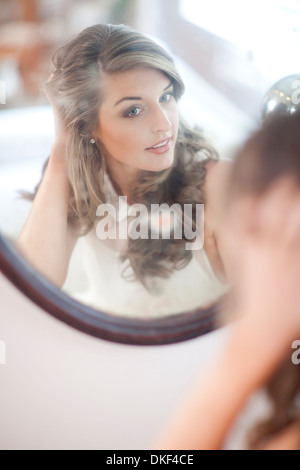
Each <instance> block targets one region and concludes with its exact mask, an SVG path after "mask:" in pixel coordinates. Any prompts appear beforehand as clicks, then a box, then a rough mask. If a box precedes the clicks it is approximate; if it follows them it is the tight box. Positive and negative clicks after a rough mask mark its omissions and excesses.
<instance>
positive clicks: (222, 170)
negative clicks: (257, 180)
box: [204, 160, 232, 216]
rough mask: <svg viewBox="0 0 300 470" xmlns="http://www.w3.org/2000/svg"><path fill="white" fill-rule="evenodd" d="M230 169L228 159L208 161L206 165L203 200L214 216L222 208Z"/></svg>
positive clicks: (230, 165) (230, 163) (230, 164)
mask: <svg viewBox="0 0 300 470" xmlns="http://www.w3.org/2000/svg"><path fill="white" fill-rule="evenodd" d="M231 169H232V162H231V161H230V160H216V161H210V162H208V164H207V165H206V170H207V173H206V177H205V183H204V195H205V200H206V201H205V202H206V207H207V209H208V210H209V212H213V213H214V216H216V215H217V213H219V211H220V210H222V206H223V204H224V195H225V193H226V191H227V185H228V180H229V176H230V173H231Z"/></svg>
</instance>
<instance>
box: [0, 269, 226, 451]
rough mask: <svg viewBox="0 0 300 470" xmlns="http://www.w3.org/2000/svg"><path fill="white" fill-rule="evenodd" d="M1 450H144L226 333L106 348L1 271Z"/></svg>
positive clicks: (218, 349) (213, 353) (151, 442)
mask: <svg viewBox="0 0 300 470" xmlns="http://www.w3.org/2000/svg"><path fill="white" fill-rule="evenodd" d="M0 292H1V302H0V340H1V341H4V342H5V345H6V365H0V390H1V392H0V422H1V426H0V449H2V450H3V449H34V450H37V449H104V450H114V449H120V450H124V449H136V450H139V449H147V448H151V446H152V445H153V442H154V440H155V437H156V436H157V433H158V432H159V430H160V429H161V426H162V425H163V423H164V421H165V419H166V418H167V416H168V415H169V414H170V413H171V412H172V409H173V408H174V406H175V405H176V403H177V402H178V400H179V399H180V397H183V396H184V394H185V392H186V391H187V390H189V388H190V386H192V384H193V383H194V381H195V380H196V379H198V378H200V377H201V376H202V375H203V374H204V372H205V369H206V367H208V366H209V364H210V363H211V361H213V359H214V358H215V357H216V356H217V355H218V353H219V351H220V348H221V346H222V344H223V342H224V340H225V339H226V335H227V330H218V331H216V332H214V333H211V334H208V335H205V336H202V337H200V338H198V339H194V340H191V341H187V342H184V343H178V344H174V345H169V346H154V347H140V346H127V345H120V344H115V343H109V342H106V341H102V340H100V339H96V338H93V337H91V336H88V335H86V334H83V333H81V332H79V331H77V330H75V329H73V328H71V327H69V326H67V325H65V324H63V323H61V322H60V321H58V320H56V319H54V318H53V317H51V316H50V315H48V314H47V313H46V312H44V311H42V310H40V309H39V308H38V307H37V306H35V305H34V304H32V303H31V301H29V300H28V299H27V298H26V297H25V296H23V294H21V293H20V292H19V291H18V290H16V289H15V288H14V287H13V286H12V285H11V284H10V283H9V282H8V281H7V280H6V279H5V278H4V277H3V276H2V275H0Z"/></svg>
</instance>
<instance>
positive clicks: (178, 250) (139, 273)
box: [18, 25, 229, 311]
mask: <svg viewBox="0 0 300 470" xmlns="http://www.w3.org/2000/svg"><path fill="white" fill-rule="evenodd" d="M46 92H47V95H48V97H49V100H50V102H51V104H52V106H53V110H54V114H55V129H56V136H55V142H54V144H53V147H52V150H51V155H50V159H49V163H48V165H47V168H46V170H45V173H44V176H43V179H42V181H41V184H40V185H39V188H38V190H37V192H36V194H35V197H34V203H33V205H32V210H31V212H30V214H29V217H28V220H27V221H26V224H25V226H24V228H23V230H22V232H21V234H20V236H19V238H18V247H19V250H20V251H21V252H22V253H23V255H24V256H25V257H26V258H27V259H28V260H29V261H30V262H31V263H32V265H33V266H34V267H35V268H36V269H37V270H38V271H39V272H41V273H42V274H43V275H44V276H46V277H47V278H48V279H49V280H50V281H52V282H53V283H54V284H56V285H57V286H58V287H59V288H62V287H63V286H64V283H65V281H66V278H67V274H68V270H69V264H70V259H71V255H72V252H73V249H74V246H75V244H76V242H77V241H78V239H79V237H82V236H83V235H84V236H85V237H84V239H87V237H88V238H89V246H90V247H92V252H91V251H89V254H85V262H86V264H88V262H87V259H89V260H90V271H91V272H92V275H91V276H90V278H89V283H90V285H92V284H94V287H95V289H94V290H93V293H91V292H89V294H88V296H87V297H90V298H91V297H93V296H97V295H98V294H97V292H98V290H99V284H100V282H99V276H101V273H100V270H102V273H105V276H106V277H108V278H109V279H110V282H111V283H112V284H113V283H114V280H113V277H111V278H110V277H109V270H108V269H107V268H108V266H110V265H111V266H112V265H115V267H116V270H118V271H119V273H120V274H121V273H122V270H123V269H124V266H125V267H126V268H127V271H126V274H127V275H128V276H129V277H131V278H133V279H135V281H136V282H137V283H138V284H139V286H140V287H139V289H140V290H139V291H137V290H134V291H130V294H129V293H128V295H127V300H128V298H129V297H130V295H135V296H136V297H135V300H136V298H137V296H139V295H140V301H141V303H140V305H139V308H141V307H143V306H144V307H145V305H146V302H145V299H146V297H145V296H147V292H150V291H152V292H159V291H160V290H159V289H160V286H161V285H162V284H163V282H164V280H165V279H167V278H169V277H172V276H173V277H174V276H176V275H178V276H179V277H178V279H177V284H176V283H175V285H177V286H180V285H183V283H182V281H181V279H180V275H181V274H180V275H179V274H178V273H179V272H180V273H184V272H187V271H186V268H187V266H189V267H188V269H189V272H188V277H189V279H196V278H198V279H199V282H198V285H194V286H193V290H194V293H195V292H196V291H199V288H200V290H201V285H202V286H203V289H202V291H203V295H202V301H203V300H204V302H209V301H211V299H212V298H213V297H215V295H216V292H217V293H219V294H220V293H221V292H224V284H223V281H224V279H225V278H226V273H225V267H224V264H225V263H224V256H223V255H222V248H221V247H222V245H221V239H220V233H219V229H218V226H217V225H216V221H217V217H216V212H217V211H218V207H219V202H220V200H221V199H222V181H225V179H226V174H227V171H228V168H227V167H228V165H229V164H228V163H227V162H222V161H219V160H218V157H217V155H216V153H215V151H214V149H213V148H212V147H211V146H210V145H209V144H208V143H207V142H206V140H205V139H204V138H203V137H202V136H201V135H200V134H199V133H198V132H196V131H194V130H192V129H190V128H189V127H188V126H187V125H185V124H184V123H183V121H182V120H181V119H180V116H179V112H178V100H179V98H180V97H181V95H182V94H183V92H184V85H183V83H182V80H181V78H180V75H179V74H178V71H177V70H176V68H175V66H174V62H173V59H172V58H171V57H170V56H169V54H168V53H167V52H166V51H165V50H164V49H162V48H161V47H160V46H159V45H157V44H156V43H155V42H153V41H152V40H150V39H148V38H147V37H145V36H143V35H142V34H140V33H138V32H135V31H133V30H131V29H129V28H127V27H125V26H122V25H119V26H112V25H96V26H92V27H90V28H87V29H86V30H84V31H83V32H82V33H81V34H79V35H78V36H77V37H75V38H74V39H72V40H71V41H69V42H68V43H67V44H65V45H64V46H63V47H61V48H60V49H59V50H58V51H57V53H56V55H55V58H54V71H53V73H52V75H51V78H50V80H49V82H48V84H47V86H46ZM119 196H123V197H126V198H127V199H126V200H127V203H128V205H129V206H130V205H133V204H142V205H143V206H145V207H147V208H149V210H150V208H151V205H153V204H168V206H169V207H171V206H172V205H173V204H177V205H179V207H180V208H182V209H183V208H184V207H185V206H184V205H185V204H191V205H192V206H193V210H192V212H191V219H192V220H191V221H190V222H191V224H192V227H193V229H194V230H195V233H197V231H198V233H199V231H201V227H199V220H197V211H196V206H197V205H198V204H199V205H201V204H205V226H204V250H200V249H198V250H187V249H186V243H187V242H188V241H189V240H188V239H187V237H186V236H185V231H184V224H185V223H186V221H184V220H182V222H181V223H182V234H183V235H182V237H181V238H176V237H175V236H173V238H172V237H170V238H169V239H163V238H162V237H159V239H151V237H148V238H147V239H143V238H139V239H132V238H131V237H129V236H128V237H127V240H126V241H125V242H124V240H123V239H122V237H119V238H118V240H114V241H113V242H112V241H111V240H106V245H107V246H108V245H109V246H110V249H111V248H112V249H113V250H115V251H114V254H116V253H117V254H118V257H117V260H116V256H115V255H113V256H111V257H109V256H110V255H109V254H108V252H107V251H106V252H105V253H104V252H103V251H101V250H103V249H104V248H103V242H102V245H101V241H100V240H99V238H101V237H98V240H97V239H96V233H95V230H96V225H97V222H99V219H98V218H97V210H98V208H99V207H101V206H102V207H103V205H104V204H107V203H111V202H113V204H114V205H116V201H117V200H118V197H119ZM177 207H178V206H177ZM103 215H104V214H103V212H102V216H103ZM117 215H118V223H119V224H120V223H121V222H120V220H121V219H120V217H119V215H120V214H119V213H118V214H117ZM111 222H114V221H111ZM160 223H162V222H160ZM202 231H203V227H202ZM202 235H203V234H202ZM103 238H105V237H103ZM124 238H125V237H124ZM195 260H197V261H195ZM92 264H93V267H92V266H91V265H92ZM201 276H202V277H201ZM95 279H97V280H98V284H97V283H95ZM104 281H105V280H104ZM199 283H200V284H199ZM201 283H202V284H201ZM128 284H129V283H128ZM192 284H193V282H192ZM187 285H188V284H187ZM199 286H200V287H199ZM165 288H166V284H164V289H163V290H164V292H165V293H166V289H165ZM121 290H122V289H120V291H121ZM174 291H175V292H176V288H175V289H174V287H173V288H172V289H171V291H170V292H173V297H174ZM178 292H179V293H178V296H181V297H182V296H184V297H185V298H187V299H188V298H189V295H190V294H189V289H188V288H187V287H185V289H183V288H182V290H181V292H180V288H179V291H178ZM101 295H104V292H102V294H101ZM120 296H121V292H120ZM198 297H199V294H198ZM165 298H166V296H165ZM200 298H201V295H200ZM174 299H175V301H174V302H173V307H174V305H176V304H177V306H179V309H182V307H181V305H180V302H179V304H178V299H177V300H176V295H175V298H174ZM199 301H200V302H201V300H199V298H198V300H197V302H198V305H199ZM124 302H125V304H126V299H124ZM124 302H123V300H122V303H123V304H124ZM190 306H191V307H192V306H193V304H191V305H190ZM195 306H196V304H195ZM131 307H132V306H131ZM131 307H130V306H129V304H126V309H127V311H129V310H130V308H131ZM173 307H172V308H173ZM167 308H168V307H167ZM170 308H171V306H170ZM183 310H185V308H183Z"/></svg>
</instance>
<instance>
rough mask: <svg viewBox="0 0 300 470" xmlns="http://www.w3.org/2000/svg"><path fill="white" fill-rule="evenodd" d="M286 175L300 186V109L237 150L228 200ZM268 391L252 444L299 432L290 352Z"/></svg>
mask: <svg viewBox="0 0 300 470" xmlns="http://www.w3.org/2000/svg"><path fill="white" fill-rule="evenodd" d="M283 176H289V177H291V178H292V179H293V181H295V182H296V183H297V184H298V185H299V190H300V112H297V113H295V114H292V115H285V116H283V115H275V116H273V117H272V118H270V119H269V120H268V121H267V122H266V123H265V124H264V125H262V127H261V128H260V129H259V130H257V131H256V132H255V133H254V134H253V135H252V136H251V137H250V138H249V139H248V140H247V142H246V143H245V145H244V146H243V147H242V148H241V149H240V150H239V151H238V153H237V155H236V157H235V159H234V164H233V166H232V171H231V177H230V179H229V184H228V197H229V202H230V201H231V200H233V199H236V198H239V197H241V196H243V195H251V194H253V195H256V196H259V195H262V194H263V193H264V192H266V191H267V190H268V188H270V186H271V185H272V183H274V182H275V181H276V180H279V179H280V178H282V177H283ZM282 314H283V315H284V312H282ZM266 391H267V395H268V397H269V398H270V400H271V404H272V413H271V415H270V417H269V418H268V419H266V420H265V421H264V422H262V423H259V424H258V425H257V426H256V427H255V428H254V429H253V430H252V431H251V433H250V435H249V445H250V447H251V448H258V447H261V446H263V444H264V443H265V442H266V441H267V440H268V438H270V437H272V436H275V434H276V433H278V432H280V431H282V430H283V429H284V428H286V427H287V426H288V425H290V424H292V423H298V425H299V434H300V402H299V399H300V368H299V366H296V365H295V364H293V363H292V360H291V354H290V352H289V354H288V357H287V358H285V360H284V361H283V362H282V364H281V365H280V367H279V368H278V369H277V370H276V372H275V373H274V375H273V377H272V378H271V379H270V381H269V382H268V383H267V385H266ZM299 446H300V444H299ZM299 448H300V447H299Z"/></svg>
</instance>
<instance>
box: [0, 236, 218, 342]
mask: <svg viewBox="0 0 300 470" xmlns="http://www.w3.org/2000/svg"><path fill="white" fill-rule="evenodd" d="M0 272H2V273H3V275H4V276H5V277H6V278H7V279H8V280H9V281H10V282H11V283H12V284H13V285H14V286H15V287H16V288H17V289H19V290H20V291H21V292H22V293H23V294H24V295H25V296H26V297H28V298H29V299H30V300H31V301H32V302H34V303H35V304H36V305H38V306H39V307H40V308H41V309H43V310H44V311H46V312H48V313H49V314H50V315H52V316H53V317H55V318H56V319H58V320H60V321H62V322H63V323H65V324H67V325H69V326H71V327H73V328H75V329H77V330H79V331H81V332H83V333H87V334H89V335H92V336H94V337H97V338H100V339H103V340H106V341H110V342H116V343H122V344H130V345H140V346H154V345H165V344H172V343H178V342H182V341H186V340H189V339H193V338H196V337H198V336H201V335H204V334H206V333H209V332H212V331H213V330H215V329H216V328H217V317H218V315H219V312H220V302H218V303H215V304H213V305H211V306H209V307H207V308H199V309H196V310H192V311H188V312H183V313H182V314H176V315H171V316H167V317H164V318H160V319H153V320H152V319H145V320H141V319H134V318H130V317H122V316H118V315H115V314H109V313H104V312H101V311H98V310H95V309H93V308H91V307H88V306H87V305H84V304H82V303H80V302H77V301H76V300H74V299H72V298H71V297H69V296H68V295H67V294H65V293H63V292H62V291H60V290H59V289H58V288H56V287H55V286H54V285H52V284H51V283H50V282H49V281H47V280H46V279H45V278H44V277H43V276H41V275H40V274H39V273H38V272H37V271H36V270H35V269H33V268H32V267H31V266H30V264H29V263H27V262H26V261H25V260H24V259H23V258H22V257H21V256H20V255H19V254H18V252H17V251H16V249H15V248H14V246H13V244H12V243H11V242H10V241H8V240H7V239H6V238H5V236H4V235H3V234H1V232H0Z"/></svg>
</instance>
